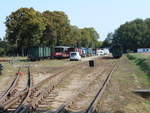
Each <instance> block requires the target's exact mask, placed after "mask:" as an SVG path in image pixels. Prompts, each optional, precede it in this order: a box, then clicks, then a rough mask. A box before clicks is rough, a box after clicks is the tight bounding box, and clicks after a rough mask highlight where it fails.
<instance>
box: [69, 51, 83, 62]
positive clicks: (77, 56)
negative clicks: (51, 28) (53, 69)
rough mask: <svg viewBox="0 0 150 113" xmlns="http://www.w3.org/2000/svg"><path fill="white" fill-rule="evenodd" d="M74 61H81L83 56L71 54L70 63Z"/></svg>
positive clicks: (77, 53) (76, 53) (75, 53)
mask: <svg viewBox="0 0 150 113" xmlns="http://www.w3.org/2000/svg"><path fill="white" fill-rule="evenodd" d="M73 60H76V61H79V60H81V56H80V54H79V52H70V61H73Z"/></svg>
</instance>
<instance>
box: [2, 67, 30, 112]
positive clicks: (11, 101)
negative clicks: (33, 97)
mask: <svg viewBox="0 0 150 113" xmlns="http://www.w3.org/2000/svg"><path fill="white" fill-rule="evenodd" d="M19 70H20V69H19ZM18 72H20V71H18ZM19 76H21V75H19V74H18V75H17V77H16V78H17V79H15V80H14V81H15V84H13V86H14V87H13V89H12V87H10V88H9V89H12V90H14V89H16V88H18V89H17V90H18V91H17V92H15V94H13V95H10V96H9V98H8V99H7V100H5V101H4V102H3V103H2V104H1V110H0V112H2V113H6V112H8V111H10V112H13V111H14V110H17V109H19V108H20V106H21V105H22V104H24V102H25V101H26V98H28V96H29V95H30V92H31V88H32V76H31V74H30V67H27V80H26V85H25V86H23V87H20V86H17V85H22V84H18V83H19V82H21V81H22V82H23V81H25V80H19V79H18V78H20V77H19ZM22 76H23V75H22ZM23 83H24V82H23ZM10 91H11V90H10ZM6 96H7V95H6Z"/></svg>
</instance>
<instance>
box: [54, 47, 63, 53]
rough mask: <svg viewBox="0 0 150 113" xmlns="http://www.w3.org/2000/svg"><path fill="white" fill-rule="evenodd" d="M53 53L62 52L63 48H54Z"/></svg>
mask: <svg viewBox="0 0 150 113" xmlns="http://www.w3.org/2000/svg"><path fill="white" fill-rule="evenodd" d="M55 52H64V48H55Z"/></svg>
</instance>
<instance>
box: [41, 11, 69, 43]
mask: <svg viewBox="0 0 150 113" xmlns="http://www.w3.org/2000/svg"><path fill="white" fill-rule="evenodd" d="M43 16H44V17H45V19H46V25H47V29H46V30H47V31H46V32H45V36H44V37H43V38H44V39H48V40H49V41H50V40H53V41H54V43H56V45H64V44H65V43H64V42H63V40H64V39H65V38H67V37H69V32H70V21H69V19H68V16H67V15H66V14H65V13H64V12H61V11H53V12H51V11H45V12H43ZM48 34H49V35H48ZM44 39H43V40H44Z"/></svg>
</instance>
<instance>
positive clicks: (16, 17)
mask: <svg viewBox="0 0 150 113" xmlns="http://www.w3.org/2000/svg"><path fill="white" fill-rule="evenodd" d="M5 24H6V27H7V30H6V40H7V41H8V43H9V44H10V45H12V47H13V48H17V50H21V49H22V48H24V47H29V46H39V45H41V37H42V35H43V31H44V30H45V22H44V18H43V16H42V14H41V13H39V12H37V11H35V10H34V9H33V8H20V9H18V10H17V11H15V12H12V13H11V14H10V15H9V16H8V17H6V22H5Z"/></svg>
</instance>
